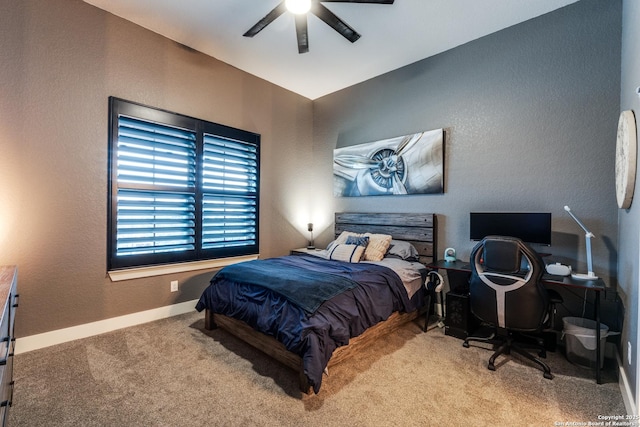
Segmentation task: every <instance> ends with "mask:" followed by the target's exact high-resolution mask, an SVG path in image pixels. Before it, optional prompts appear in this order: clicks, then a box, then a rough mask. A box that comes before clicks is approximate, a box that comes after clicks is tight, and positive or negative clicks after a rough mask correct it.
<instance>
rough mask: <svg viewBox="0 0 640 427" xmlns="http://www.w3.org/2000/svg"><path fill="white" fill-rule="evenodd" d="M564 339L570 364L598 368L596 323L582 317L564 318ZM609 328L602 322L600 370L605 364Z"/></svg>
mask: <svg viewBox="0 0 640 427" xmlns="http://www.w3.org/2000/svg"><path fill="white" fill-rule="evenodd" d="M562 322H563V323H564V329H563V330H562V337H563V338H564V339H565V350H566V356H567V359H568V360H569V362H571V363H575V364H577V365H581V366H586V367H589V368H593V369H595V367H596V348H597V339H596V332H597V331H596V321H595V320H590V319H584V318H582V317H564V318H563V319H562ZM608 335H609V327H608V326H607V325H605V324H604V323H602V322H600V368H602V366H603V364H604V348H605V344H606V342H607V336H608Z"/></svg>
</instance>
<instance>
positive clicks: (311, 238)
mask: <svg viewBox="0 0 640 427" xmlns="http://www.w3.org/2000/svg"><path fill="white" fill-rule="evenodd" d="M307 230H308V231H309V233H310V238H309V245H308V246H307V249H315V248H316V247H315V245H314V244H313V223H311V222H310V223H309V224H307Z"/></svg>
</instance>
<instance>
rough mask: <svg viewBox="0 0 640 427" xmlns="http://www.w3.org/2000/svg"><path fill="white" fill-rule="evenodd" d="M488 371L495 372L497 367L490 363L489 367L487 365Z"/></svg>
mask: <svg viewBox="0 0 640 427" xmlns="http://www.w3.org/2000/svg"><path fill="white" fill-rule="evenodd" d="M487 369H488V370H490V371H495V370H496V365H494V364H493V363H489V365H487Z"/></svg>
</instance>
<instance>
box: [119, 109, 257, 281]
mask: <svg viewBox="0 0 640 427" xmlns="http://www.w3.org/2000/svg"><path fill="white" fill-rule="evenodd" d="M120 117H125V118H132V119H133V121H135V120H140V121H144V122H152V123H156V124H158V126H160V127H162V126H166V127H175V128H180V129H181V130H186V132H188V133H190V132H193V135H195V141H194V142H195V165H194V167H195V170H194V172H195V186H194V185H185V186H186V187H187V188H186V189H185V188H184V187H181V188H167V187H166V186H162V185H159V186H156V185H155V184H154V185H146V184H135V183H133V184H132V183H123V182H119V181H118V141H119V126H120ZM205 136H206V138H208V139H209V141H214V142H220V144H221V145H225V146H226V145H232V146H236V147H237V146H245V145H246V147H247V148H248V149H251V150H252V151H251V153H252V156H255V158H252V160H253V162H254V163H252V164H255V173H253V174H252V178H249V179H247V182H250V183H251V184H252V186H250V187H248V188H250V189H248V190H246V191H245V192H244V193H242V194H241V195H238V194H237V193H233V191H231V192H230V191H229V190H228V188H227V186H226V184H220V185H219V186H217V187H220V188H217V187H216V189H215V190H212V187H211V184H206V183H205V181H204V179H203V168H204V165H205V163H206V164H207V166H211V164H212V163H208V162H209V161H208V160H206V159H205V155H204V151H205ZM226 142H228V143H229V144H225V143H226ZM211 145H212V144H208V145H207V146H208V147H210V146H211ZM230 150H233V148H231V149H230ZM123 151H124V150H123ZM236 151H237V150H236ZM226 153H227V152H226V151H225V154H223V155H226ZM225 160H226V157H225ZM154 162H155V160H154ZM225 164H226V163H225ZM122 169H125V167H122ZM225 171H226V169H225ZM222 181H224V182H226V179H223V180H222ZM259 182H260V135H259V134H256V133H253V132H249V131H245V130H241V129H237V128H233V127H229V126H225V125H221V124H217V123H213V122H209V121H205V120H201V119H196V118H193V117H189V116H186V115H182V114H178V113H174V112H171V111H166V110H162V109H158V108H153V107H149V106H146V105H143V104H138V103H135V102H131V101H126V100H123V99H120V98H116V97H109V165H108V215H107V216H108V219H107V270H108V271H115V270H119V269H125V268H135V267H149V266H160V265H166V264H175V263H181V262H189V261H203V260H212V259H221V258H228V257H234V256H244V255H256V254H258V253H259V222H260V209H259V208H260V203H259V201H260V191H259ZM153 188H155V190H154V189H153ZM252 189H255V191H252ZM119 190H120V191H121V194H123V193H122V192H126V191H131V192H139V193H141V194H142V193H144V192H146V194H149V195H154V196H157V195H158V194H159V193H164V194H183V195H184V194H189V195H193V198H194V199H193V204H192V205H191V204H190V205H189V206H190V207H191V208H192V210H191V211H190V212H193V215H194V221H193V223H194V224H193V229H190V232H191V233H193V234H192V240H193V249H180V250H178V251H172V252H164V253H163V252H160V253H144V254H133V255H125V256H123V255H122V254H120V255H118V250H119V249H118V203H119V201H118V191H119ZM211 197H215V198H216V200H217V201H219V200H221V199H225V200H232V199H233V200H237V199H242V200H248V199H252V200H254V204H252V205H251V207H252V211H251V212H252V215H253V216H254V218H253V219H249V220H248V221H249V222H250V223H251V224H250V225H247V226H246V227H245V226H243V227H244V228H249V229H251V230H252V231H247V232H246V234H247V235H252V237H249V238H248V240H247V241H246V242H242V241H240V242H239V243H238V245H235V244H234V245H232V243H224V242H226V238H225V241H224V242H223V243H211V244H208V245H207V246H209V247H206V248H205V247H204V246H205V243H203V242H204V240H203V239H204V237H203V231H204V229H207V230H212V229H215V231H214V233H218V232H219V231H220V230H221V229H222V228H225V229H227V230H229V229H231V230H233V231H235V228H234V226H233V225H231V226H228V227H227V226H226V225H224V224H223V225H224V227H217V226H216V227H211V225H213V222H211V221H214V222H215V221H218V220H210V219H206V218H208V216H207V215H205V218H203V201H204V200H205V198H209V199H211ZM154 200H157V197H156V198H154ZM121 205H123V206H125V205H126V202H124V201H123V202H122V203H121ZM223 215H225V214H223ZM207 221H209V222H207ZM203 222H204V223H205V225H208V226H209V227H203ZM235 227H240V226H235ZM223 232H224V230H223ZM121 240H124V238H122V235H121ZM120 250H121V251H122V249H120Z"/></svg>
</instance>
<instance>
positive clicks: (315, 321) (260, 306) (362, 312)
mask: <svg viewBox="0 0 640 427" xmlns="http://www.w3.org/2000/svg"><path fill="white" fill-rule="evenodd" d="M243 264H247V267H248V268H247V269H246V271H245V272H244V274H245V275H244V276H243V273H242V265H243ZM262 264H264V266H265V269H264V270H261V268H260V266H261V265H262ZM274 268H275V269H276V270H278V275H279V276H280V277H285V276H286V277H287V278H288V279H287V282H288V285H290V286H296V280H298V282H297V285H299V286H300V287H301V288H300V289H304V292H303V293H300V292H297V293H296V292H294V294H295V295H297V297H294V298H292V297H291V296H290V295H287V293H286V291H281V289H280V290H279V289H278V287H277V285H276V286H271V287H269V286H262V285H261V283H267V282H269V281H270V280H269V279H267V278H266V277H265V274H263V273H262V271H267V270H273V269H274ZM227 269H231V270H233V271H231V272H230V273H231V274H228V273H227V272H225V270H227ZM315 273H317V275H315V276H314V274H315ZM331 276H340V280H338V282H342V283H343V285H344V286H343V288H344V289H341V290H340V291H339V292H337V294H335V292H331V294H335V295H333V296H331V295H328V297H330V298H329V299H327V300H326V301H324V302H322V303H321V304H319V307H318V308H317V310H315V311H314V312H313V313H310V312H309V310H308V307H306V309H305V307H304V303H302V304H301V305H302V306H301V305H299V304H298V303H297V302H296V298H299V297H300V295H302V294H304V293H310V294H314V295H315V294H321V293H322V292H319V291H318V290H317V287H320V288H322V286H323V285H324V286H326V285H327V280H329V281H332V280H333V279H332V277H331ZM272 282H273V281H272ZM275 282H277V280H276V281H275ZM349 283H352V286H349V285H348V284H349ZM332 286H333V285H332ZM314 289H316V290H314ZM323 299H324V298H323ZM205 308H207V309H209V310H212V311H213V312H214V313H220V314H224V315H226V316H229V317H233V318H236V319H239V320H242V321H244V322H245V323H247V324H248V325H250V326H251V327H253V328H254V329H256V330H258V331H260V332H263V333H265V334H267V335H270V336H273V337H275V338H276V339H277V340H278V341H280V342H281V343H283V344H284V345H285V347H286V348H287V349H288V350H289V351H291V352H293V353H296V354H298V355H300V356H301V357H302V360H303V366H304V372H305V374H306V376H307V378H308V380H309V384H310V385H311V386H312V387H313V389H314V391H315V392H316V393H318V391H319V390H320V385H321V383H322V373H323V370H324V368H325V367H326V365H327V362H328V361H329V359H330V358H331V355H332V354H333V351H334V350H335V349H336V348H337V347H339V346H342V345H346V344H348V343H349V339H350V338H352V337H356V336H358V335H360V334H361V333H362V332H364V331H365V329H367V328H369V327H371V326H373V325H375V324H376V323H378V322H380V321H383V320H386V319H387V318H388V317H389V316H390V315H391V314H392V313H393V312H394V311H401V312H406V311H412V310H414V309H415V308H416V305H415V304H414V303H413V302H412V301H411V300H409V298H408V296H407V292H406V290H405V288H404V285H403V284H402V281H401V280H400V278H399V277H398V275H397V274H396V273H395V272H394V271H393V270H391V269H390V268H387V267H383V266H380V265H375V264H369V263H347V262H341V261H332V260H326V259H323V258H320V257H316V256H311V255H294V256H286V257H280V258H271V259H266V260H258V261H251V262H248V263H241V264H236V265H234V266H231V267H226V268H224V269H222V270H220V272H218V274H216V275H215V276H214V277H213V278H212V279H211V284H210V285H209V286H208V287H207V288H206V289H205V291H204V292H203V293H202V296H201V297H200V300H199V301H198V303H197V305H196V309H197V310H198V311H202V310H204V309H205Z"/></svg>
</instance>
